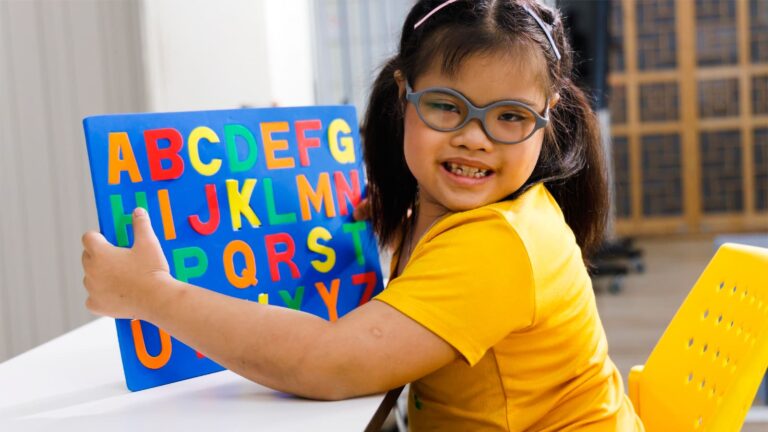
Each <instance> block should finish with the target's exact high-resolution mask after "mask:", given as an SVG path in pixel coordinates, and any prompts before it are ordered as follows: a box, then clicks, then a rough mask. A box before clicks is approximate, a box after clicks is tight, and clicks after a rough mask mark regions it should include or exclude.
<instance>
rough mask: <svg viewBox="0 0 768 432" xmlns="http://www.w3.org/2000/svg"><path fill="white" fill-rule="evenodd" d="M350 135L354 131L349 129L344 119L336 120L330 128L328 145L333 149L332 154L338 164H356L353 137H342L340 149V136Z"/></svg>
mask: <svg viewBox="0 0 768 432" xmlns="http://www.w3.org/2000/svg"><path fill="white" fill-rule="evenodd" d="M342 133H344V134H350V133H352V129H350V128H349V125H348V124H347V122H346V121H344V119H340V118H338V119H336V120H334V121H332V122H331V125H330V126H328V144H329V145H330V147H331V154H332V155H333V158H334V159H336V162H338V163H341V164H347V163H354V162H355V140H353V139H352V137H351V136H343V137H341V147H342V148H339V134H342Z"/></svg>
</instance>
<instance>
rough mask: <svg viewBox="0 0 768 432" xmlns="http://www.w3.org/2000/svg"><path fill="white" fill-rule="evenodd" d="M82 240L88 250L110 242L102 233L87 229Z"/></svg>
mask: <svg viewBox="0 0 768 432" xmlns="http://www.w3.org/2000/svg"><path fill="white" fill-rule="evenodd" d="M82 242H83V248H85V250H86V251H92V250H95V249H96V248H98V247H101V246H103V245H105V244H109V242H107V239H105V238H104V236H103V235H101V233H98V232H96V231H87V232H86V233H85V234H83V238H82Z"/></svg>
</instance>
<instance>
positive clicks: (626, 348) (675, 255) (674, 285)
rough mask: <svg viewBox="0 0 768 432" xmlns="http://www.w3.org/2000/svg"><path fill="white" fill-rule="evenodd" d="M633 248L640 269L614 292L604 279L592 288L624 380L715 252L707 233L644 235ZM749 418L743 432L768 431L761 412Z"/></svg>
mask: <svg viewBox="0 0 768 432" xmlns="http://www.w3.org/2000/svg"><path fill="white" fill-rule="evenodd" d="M636 246H638V247H639V248H641V249H642V250H643V252H644V259H643V261H644V265H645V271H644V273H642V274H630V275H628V276H626V277H625V278H624V280H623V284H622V289H621V291H620V292H618V293H617V294H612V293H610V292H609V290H608V289H607V288H608V287H607V283H604V282H602V281H598V284H597V287H596V288H597V291H598V297H597V302H598V308H599V310H600V316H601V317H602V320H603V325H604V326H605V329H606V333H607V335H608V343H609V350H610V355H611V357H612V359H613V361H614V362H615V363H616V365H617V366H618V368H619V370H620V371H621V373H622V376H623V377H624V378H625V380H626V377H627V375H628V373H629V369H630V368H631V367H632V366H634V365H637V364H643V363H644V362H645V359H646V358H647V357H648V355H649V354H650V352H651V350H652V348H653V346H654V345H655V344H656V341H657V340H658V339H659V338H660V337H661V335H662V333H663V332H664V329H665V328H666V326H667V324H668V323H669V321H670V320H671V319H672V316H673V315H674V313H675V311H677V308H678V307H679V306H680V304H681V303H682V302H683V300H684V299H685V296H686V295H687V294H688V290H689V289H690V288H691V287H692V286H693V284H694V283H695V282H696V279H697V278H698V276H699V274H700V273H701V271H702V270H704V267H706V265H707V263H708V262H709V260H710V258H711V257H712V255H713V254H714V249H713V237H711V236H703V237H698V238H689V237H686V238H673V239H670V238H655V239H645V240H639V241H637V242H636ZM758 402H762V403H765V402H764V401H758ZM762 409H766V408H762ZM753 417H755V416H753V415H751V416H750V417H749V418H748V419H749V420H750V422H749V423H748V424H747V425H745V427H744V428H743V429H742V431H743V432H758V431H762V432H766V431H768V420H766V419H762V418H761V417H765V416H759V417H758V418H756V419H753Z"/></svg>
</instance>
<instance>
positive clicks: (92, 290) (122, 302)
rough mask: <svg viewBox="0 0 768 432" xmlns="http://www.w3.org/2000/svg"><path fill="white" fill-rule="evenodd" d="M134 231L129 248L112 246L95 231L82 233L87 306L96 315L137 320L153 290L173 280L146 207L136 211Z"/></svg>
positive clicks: (142, 313)
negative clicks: (132, 240)
mask: <svg viewBox="0 0 768 432" xmlns="http://www.w3.org/2000/svg"><path fill="white" fill-rule="evenodd" d="M133 230H134V242H133V247H132V248H130V249H126V248H121V247H116V246H113V245H111V244H110V243H109V242H107V240H106V239H105V238H104V236H103V235H101V234H100V233H98V232H95V231H88V232H86V233H85V234H84V235H83V271H84V273H85V277H84V278H83V285H84V286H85V289H86V290H87V291H88V299H87V300H86V302H85V306H86V307H87V308H88V310H90V311H91V312H93V313H95V314H99V315H109V316H112V317H115V318H137V319H138V318H140V317H141V316H142V315H144V310H145V308H146V306H147V305H148V304H149V301H148V297H149V295H150V294H151V293H152V290H158V289H162V287H163V286H164V285H167V284H168V283H169V282H170V281H172V280H173V277H172V276H171V274H170V271H169V267H168V261H167V260H166V259H165V255H163V251H162V249H161V248H160V243H159V242H158V240H157V237H156V236H155V233H154V231H152V225H151V224H150V221H149V215H148V214H147V212H146V210H144V209H142V208H137V209H136V210H134V212H133Z"/></svg>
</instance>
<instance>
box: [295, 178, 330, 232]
mask: <svg viewBox="0 0 768 432" xmlns="http://www.w3.org/2000/svg"><path fill="white" fill-rule="evenodd" d="M296 187H297V188H298V190H299V204H300V206H301V220H305V221H307V220H310V219H312V214H311V213H310V211H309V203H310V202H311V203H312V207H314V209H315V211H316V212H319V211H320V208H321V207H322V206H323V205H325V215H326V216H328V217H329V218H332V217H334V216H336V208H335V207H334V205H333V192H331V177H330V175H329V174H328V173H327V172H323V173H320V177H319V178H318V179H317V191H315V190H314V189H312V185H310V184H309V180H307V177H306V176H305V175H304V174H299V175H298V176H296Z"/></svg>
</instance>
